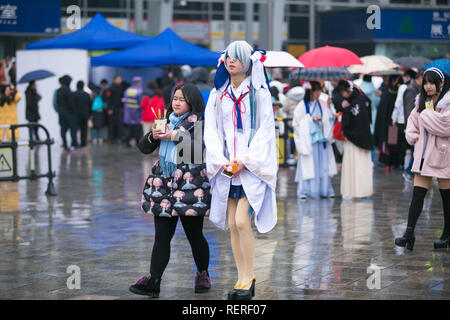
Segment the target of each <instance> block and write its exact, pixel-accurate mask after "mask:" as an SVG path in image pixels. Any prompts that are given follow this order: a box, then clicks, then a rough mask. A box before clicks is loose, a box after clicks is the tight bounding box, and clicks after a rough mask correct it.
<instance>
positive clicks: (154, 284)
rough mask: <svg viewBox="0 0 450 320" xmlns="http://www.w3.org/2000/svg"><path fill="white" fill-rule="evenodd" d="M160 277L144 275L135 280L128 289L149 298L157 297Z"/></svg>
mask: <svg viewBox="0 0 450 320" xmlns="http://www.w3.org/2000/svg"><path fill="white" fill-rule="evenodd" d="M160 284H161V279H153V278H149V277H148V276H147V275H144V276H142V277H140V278H139V279H137V280H136V282H135V283H134V284H133V285H132V286H131V287H130V291H131V292H133V293H135V294H139V295H143V296H149V297H150V298H158V297H159V290H160Z"/></svg>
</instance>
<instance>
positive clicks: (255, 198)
mask: <svg viewBox="0 0 450 320" xmlns="http://www.w3.org/2000/svg"><path fill="white" fill-rule="evenodd" d="M264 60H265V53H264V52H261V51H253V48H252V47H251V46H250V45H249V44H248V43H247V42H245V41H235V42H232V43H231V44H230V45H229V46H228V47H227V49H226V50H225V51H224V53H223V54H222V56H221V57H220V59H219V68H218V70H217V72H216V76H215V79H214V85H215V88H214V89H212V90H211V94H210V97H209V100H208V104H207V106H206V110H205V134H204V140H205V151H206V168H207V174H208V178H209V181H210V183H211V193H212V199H211V212H210V220H211V221H212V222H213V223H214V224H215V225H216V226H218V227H219V228H221V229H223V230H226V229H227V228H230V234H231V247H232V251H233V256H234V260H235V263H236V267H237V270H238V280H237V282H236V285H235V287H234V289H233V290H231V291H230V292H229V294H228V299H231V300H248V299H251V298H252V297H253V296H254V293H255V283H256V280H255V276H254V271H253V258H254V236H253V231H252V227H251V218H252V217H254V221H255V225H256V228H257V230H258V231H259V232H261V233H265V232H269V231H270V230H272V229H273V228H274V226H275V225H276V222H277V206H276V197H275V187H276V175H277V171H278V163H277V151H276V143H275V125H274V116H273V112H272V99H271V95H270V91H269V87H268V84H267V77H266V75H265V71H264V67H263V61H264ZM226 173H229V174H232V177H227V176H226Z"/></svg>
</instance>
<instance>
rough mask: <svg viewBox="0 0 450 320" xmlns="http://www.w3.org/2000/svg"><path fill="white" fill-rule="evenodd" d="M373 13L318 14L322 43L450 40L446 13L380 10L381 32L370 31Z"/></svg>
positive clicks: (448, 18) (449, 27)
mask: <svg viewBox="0 0 450 320" xmlns="http://www.w3.org/2000/svg"><path fill="white" fill-rule="evenodd" d="M371 16H372V14H367V13H366V11H365V10H350V11H340V12H339V11H337V12H326V13H321V14H320V36H321V39H320V40H321V41H322V42H326V41H330V42H349V41H350V42H364V41H371V40H428V41H430V40H431V41H433V40H436V41H448V40H450V11H448V10H394V9H381V10H380V27H381V29H373V30H371V29H369V28H368V27H367V20H368V19H369V17H371Z"/></svg>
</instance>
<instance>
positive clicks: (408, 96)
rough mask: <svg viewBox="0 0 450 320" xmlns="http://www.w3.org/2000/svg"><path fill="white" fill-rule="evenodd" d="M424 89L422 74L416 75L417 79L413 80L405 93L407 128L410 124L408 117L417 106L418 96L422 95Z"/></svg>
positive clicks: (404, 104)
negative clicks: (422, 88)
mask: <svg viewBox="0 0 450 320" xmlns="http://www.w3.org/2000/svg"><path fill="white" fill-rule="evenodd" d="M421 87H422V73H421V71H419V73H418V74H417V75H416V77H415V79H411V82H410V83H409V84H408V86H407V87H406V90H405V92H404V93H403V107H404V115H405V126H406V124H407V123H408V117H409V115H410V114H411V111H413V109H414V107H415V106H416V96H417V95H418V94H419V93H420V88H421Z"/></svg>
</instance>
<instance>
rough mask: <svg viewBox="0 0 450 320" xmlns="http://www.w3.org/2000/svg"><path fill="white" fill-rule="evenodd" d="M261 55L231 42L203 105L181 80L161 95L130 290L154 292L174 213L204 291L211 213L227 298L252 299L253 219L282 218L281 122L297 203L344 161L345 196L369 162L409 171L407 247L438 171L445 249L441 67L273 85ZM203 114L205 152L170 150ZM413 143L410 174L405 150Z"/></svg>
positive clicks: (365, 179) (360, 190) (148, 138)
mask: <svg viewBox="0 0 450 320" xmlns="http://www.w3.org/2000/svg"><path fill="white" fill-rule="evenodd" d="M263 55H264V53H263V52H260V51H258V50H253V48H252V47H251V46H250V45H249V44H248V43H246V42H245V41H235V42H232V43H231V44H230V45H229V46H228V47H227V49H226V50H225V51H224V52H223V54H222V56H221V57H220V59H219V68H218V69H217V72H216V74H215V77H214V88H213V89H212V90H211V91H210V95H209V99H208V100H207V104H206V108H204V102H203V101H201V98H199V97H200V91H199V89H198V88H196V89H195V86H193V87H194V88H191V87H189V86H188V85H189V84H180V85H178V86H177V87H176V88H175V90H174V91H173V92H172V95H171V99H170V100H169V103H166V102H164V104H165V105H166V106H168V107H167V115H166V116H165V119H166V121H167V122H168V125H167V126H166V128H158V127H157V126H153V127H151V128H152V129H151V130H150V131H148V132H147V133H146V134H145V136H144V137H143V138H141V140H140V141H139V144H138V146H139V149H140V150H141V151H142V152H143V153H145V154H148V153H152V152H154V151H155V150H159V151H158V160H157V161H156V162H155V164H154V165H153V167H152V171H151V174H150V176H149V177H148V178H147V180H146V182H145V187H144V190H143V195H142V201H141V203H142V209H143V210H144V211H145V212H146V213H150V214H153V215H154V217H155V242H154V246H153V251H152V255H151V262H150V273H149V274H146V275H144V276H142V277H140V278H139V279H138V280H137V281H136V282H135V283H134V284H133V285H131V287H130V291H131V292H133V293H135V294H140V295H147V296H150V297H154V298H155V297H158V296H159V292H160V284H161V280H162V276H163V273H164V269H165V267H166V266H167V263H168V261H169V257H170V241H171V238H172V236H173V231H174V230H175V226H176V224H177V221H178V217H180V218H181V222H182V224H183V228H184V231H185V233H186V235H187V238H188V240H189V243H190V245H191V247H192V253H193V256H194V260H195V263H196V266H197V269H198V271H197V274H196V276H195V280H194V288H195V292H196V293H201V292H207V291H208V290H209V289H210V288H211V279H210V276H209V273H208V265H209V246H208V243H207V241H206V239H205V237H204V235H203V233H202V226H203V219H204V217H205V216H209V220H210V221H211V222H213V223H214V224H215V225H216V226H217V227H219V228H220V229H222V230H227V229H229V230H230V239H231V248H232V251H233V258H234V261H235V263H236V269H237V281H236V284H235V285H234V288H233V289H232V290H230V291H229V292H228V299H229V300H251V299H252V297H253V296H254V295H255V290H256V278H255V275H254V246H255V239H254V236H253V230H252V227H251V221H252V219H254V222H255V226H256V229H257V231H258V232H260V233H265V232H268V231H270V230H272V229H273V228H274V227H275V225H276V223H277V207H276V200H275V185H276V176H277V170H278V166H277V163H276V162H277V152H276V143H275V137H276V129H277V130H279V131H283V130H284V131H286V130H287V131H288V132H290V131H292V132H293V133H294V134H293V137H294V138H293V139H292V141H291V142H289V143H288V144H293V146H292V148H291V151H294V152H298V160H297V161H298V162H297V172H296V175H295V181H296V182H297V183H298V187H297V196H298V197H299V198H300V199H304V200H306V199H308V198H319V197H321V198H328V197H334V196H335V191H334V189H333V185H332V184H331V177H332V176H334V175H336V174H337V173H338V166H337V162H341V168H342V172H341V188H340V189H341V194H342V197H343V199H344V200H351V199H353V198H367V197H371V196H372V194H373V175H374V170H373V168H374V163H375V162H378V163H380V164H381V165H383V166H385V168H386V169H385V171H386V174H390V172H391V170H395V169H397V168H398V169H400V168H401V169H403V170H405V177H408V175H410V174H411V173H410V172H412V174H414V191H413V198H412V200H411V204H410V208H409V212H408V223H407V229H406V231H405V233H404V235H403V236H402V237H399V238H396V239H395V244H396V245H397V246H401V247H407V248H408V249H410V250H412V248H413V246H414V240H415V237H414V227H415V224H416V222H417V220H418V218H419V216H420V213H421V211H422V207H423V200H424V197H425V195H426V193H427V189H428V188H429V186H430V182H431V179H432V178H433V177H436V178H437V179H438V182H439V188H440V193H441V196H442V200H443V209H444V210H443V211H444V228H443V232H442V235H441V238H440V239H439V240H436V241H435V243H434V247H435V248H446V247H447V246H450V220H449V219H450V195H449V191H450V171H449V168H450V162H449V161H450V158H449V157H448V154H449V153H448V146H449V145H450V131H449V128H450V120H449V119H450V118H449V113H450V93H449V92H448V89H449V77H448V75H444V73H443V72H442V71H441V70H439V69H437V68H429V69H427V70H425V71H424V72H422V71H419V70H412V69H408V70H405V71H404V75H403V77H400V76H398V75H392V76H386V77H384V79H383V83H382V84H381V86H379V87H378V88H377V87H376V86H374V84H373V83H372V79H371V78H370V76H364V77H363V78H362V79H360V80H356V81H349V80H341V81H338V82H323V81H305V82H303V81H302V82H301V81H299V80H298V76H297V75H296V74H295V72H293V73H291V74H290V75H289V74H284V75H283V73H284V72H283V70H272V71H273V72H272V74H271V75H270V77H271V78H272V79H271V81H270V82H269V81H266V80H268V78H269V77H268V76H267V74H266V72H265V71H264V68H263V66H262V62H261V61H263V60H264V57H263ZM286 71H287V70H286ZM287 72H288V71H287ZM284 79H288V80H284ZM361 80H362V81H361ZM358 81H359V83H358ZM358 84H359V85H358ZM411 97H412V98H411ZM205 102H206V101H205ZM132 103H133V102H132ZM202 110H204V113H202V112H201V111H202ZM408 115H409V116H408ZM191 117H194V118H193V119H191ZM280 117H281V118H287V119H286V120H289V121H280V119H279V118H280ZM275 119H276V121H275ZM199 120H204V131H205V132H204V135H203V139H202V143H201V146H202V151H203V150H204V151H205V153H204V154H205V158H203V157H200V158H197V159H196V160H192V159H188V160H189V161H188V162H186V159H185V158H184V157H182V155H181V154H180V153H179V152H174V150H177V144H178V143H179V142H180V141H184V139H182V140H180V139H179V137H180V136H183V135H191V136H192V138H193V135H195V130H193V129H192V128H193V127H194V126H195V125H194V124H193V123H194V122H197V121H199ZM405 128H406V129H405ZM188 141H191V143H192V142H193V141H195V139H190V140H188ZM413 146H414V147H415V150H414V154H413V156H411V157H412V158H414V159H413V160H411V162H412V163H413V165H412V169H411V170H409V167H410V165H409V163H408V164H407V165H405V164H406V163H407V162H406V161H405V151H406V150H407V149H408V148H412V147H413ZM192 148H194V146H192ZM183 150H184V149H183ZM183 152H184V151H183ZM202 154H203V152H202ZM377 154H378V155H379V159H378V161H376V159H375V155H377ZM294 157H295V156H294ZM205 169H206V171H205ZM405 179H409V178H405Z"/></svg>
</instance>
